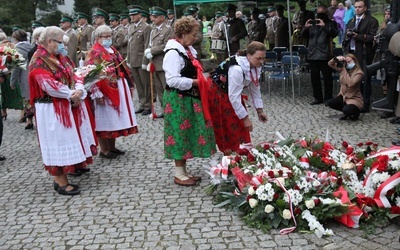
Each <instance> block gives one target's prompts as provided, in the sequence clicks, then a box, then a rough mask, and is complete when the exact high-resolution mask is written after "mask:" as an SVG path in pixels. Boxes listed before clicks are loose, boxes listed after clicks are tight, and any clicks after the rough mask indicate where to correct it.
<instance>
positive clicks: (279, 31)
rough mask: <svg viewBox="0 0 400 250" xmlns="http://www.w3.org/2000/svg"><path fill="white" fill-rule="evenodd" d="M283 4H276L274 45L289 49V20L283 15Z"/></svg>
mask: <svg viewBox="0 0 400 250" xmlns="http://www.w3.org/2000/svg"><path fill="white" fill-rule="evenodd" d="M284 11H285V6H283V5H277V6H276V14H277V20H276V32H275V47H286V48H288V49H289V47H290V45H289V44H290V42H289V39H290V37H289V20H288V19H287V18H286V17H285V16H284V15H283V12H284Z"/></svg>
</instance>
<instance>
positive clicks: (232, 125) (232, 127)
mask: <svg viewBox="0 0 400 250" xmlns="http://www.w3.org/2000/svg"><path fill="white" fill-rule="evenodd" d="M265 51H266V48H265V45H264V44H263V43H260V42H257V41H254V42H251V43H250V44H249V45H247V48H246V50H245V51H243V52H242V51H240V53H239V55H235V56H231V57H229V58H228V59H226V60H225V61H224V62H223V63H221V64H220V65H219V66H218V67H217V69H216V70H215V72H213V73H211V75H210V78H209V79H208V83H209V85H208V87H209V90H208V105H209V109H210V110H212V112H210V113H211V118H212V123H213V128H214V134H215V140H216V141H217V145H218V149H219V150H220V151H222V152H223V153H224V154H225V155H228V154H230V153H231V152H232V151H236V150H237V149H238V148H239V146H240V144H242V143H250V142H251V139H250V132H251V131H252V130H253V123H252V122H251V120H250V118H249V114H248V112H247V110H246V106H245V104H244V97H243V95H242V91H243V89H244V88H248V89H249V92H250V97H251V98H252V100H253V107H255V108H256V110H257V115H258V119H259V120H260V121H261V122H266V121H267V115H266V114H265V113H264V111H263V102H262V100H261V92H260V85H259V78H260V74H261V66H262V65H263V63H264V60H265Z"/></svg>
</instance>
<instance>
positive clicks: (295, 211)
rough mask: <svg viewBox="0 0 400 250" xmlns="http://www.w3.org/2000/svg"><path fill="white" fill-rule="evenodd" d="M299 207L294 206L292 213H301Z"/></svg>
mask: <svg viewBox="0 0 400 250" xmlns="http://www.w3.org/2000/svg"><path fill="white" fill-rule="evenodd" d="M301 212H302V211H301V209H300V208H298V207H295V208H294V211H293V213H294V214H295V215H298V214H301Z"/></svg>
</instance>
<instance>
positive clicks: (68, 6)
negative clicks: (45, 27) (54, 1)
mask: <svg viewBox="0 0 400 250" xmlns="http://www.w3.org/2000/svg"><path fill="white" fill-rule="evenodd" d="M58 2H59V3H58V10H59V11H61V12H63V13H66V14H70V15H71V14H72V13H73V12H74V0H59V1H58Z"/></svg>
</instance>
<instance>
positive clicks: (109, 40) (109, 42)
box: [102, 39, 112, 48]
mask: <svg viewBox="0 0 400 250" xmlns="http://www.w3.org/2000/svg"><path fill="white" fill-rule="evenodd" d="M102 44H103V46H104V48H110V47H111V44H112V41H111V39H106V40H103V42H102Z"/></svg>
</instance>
